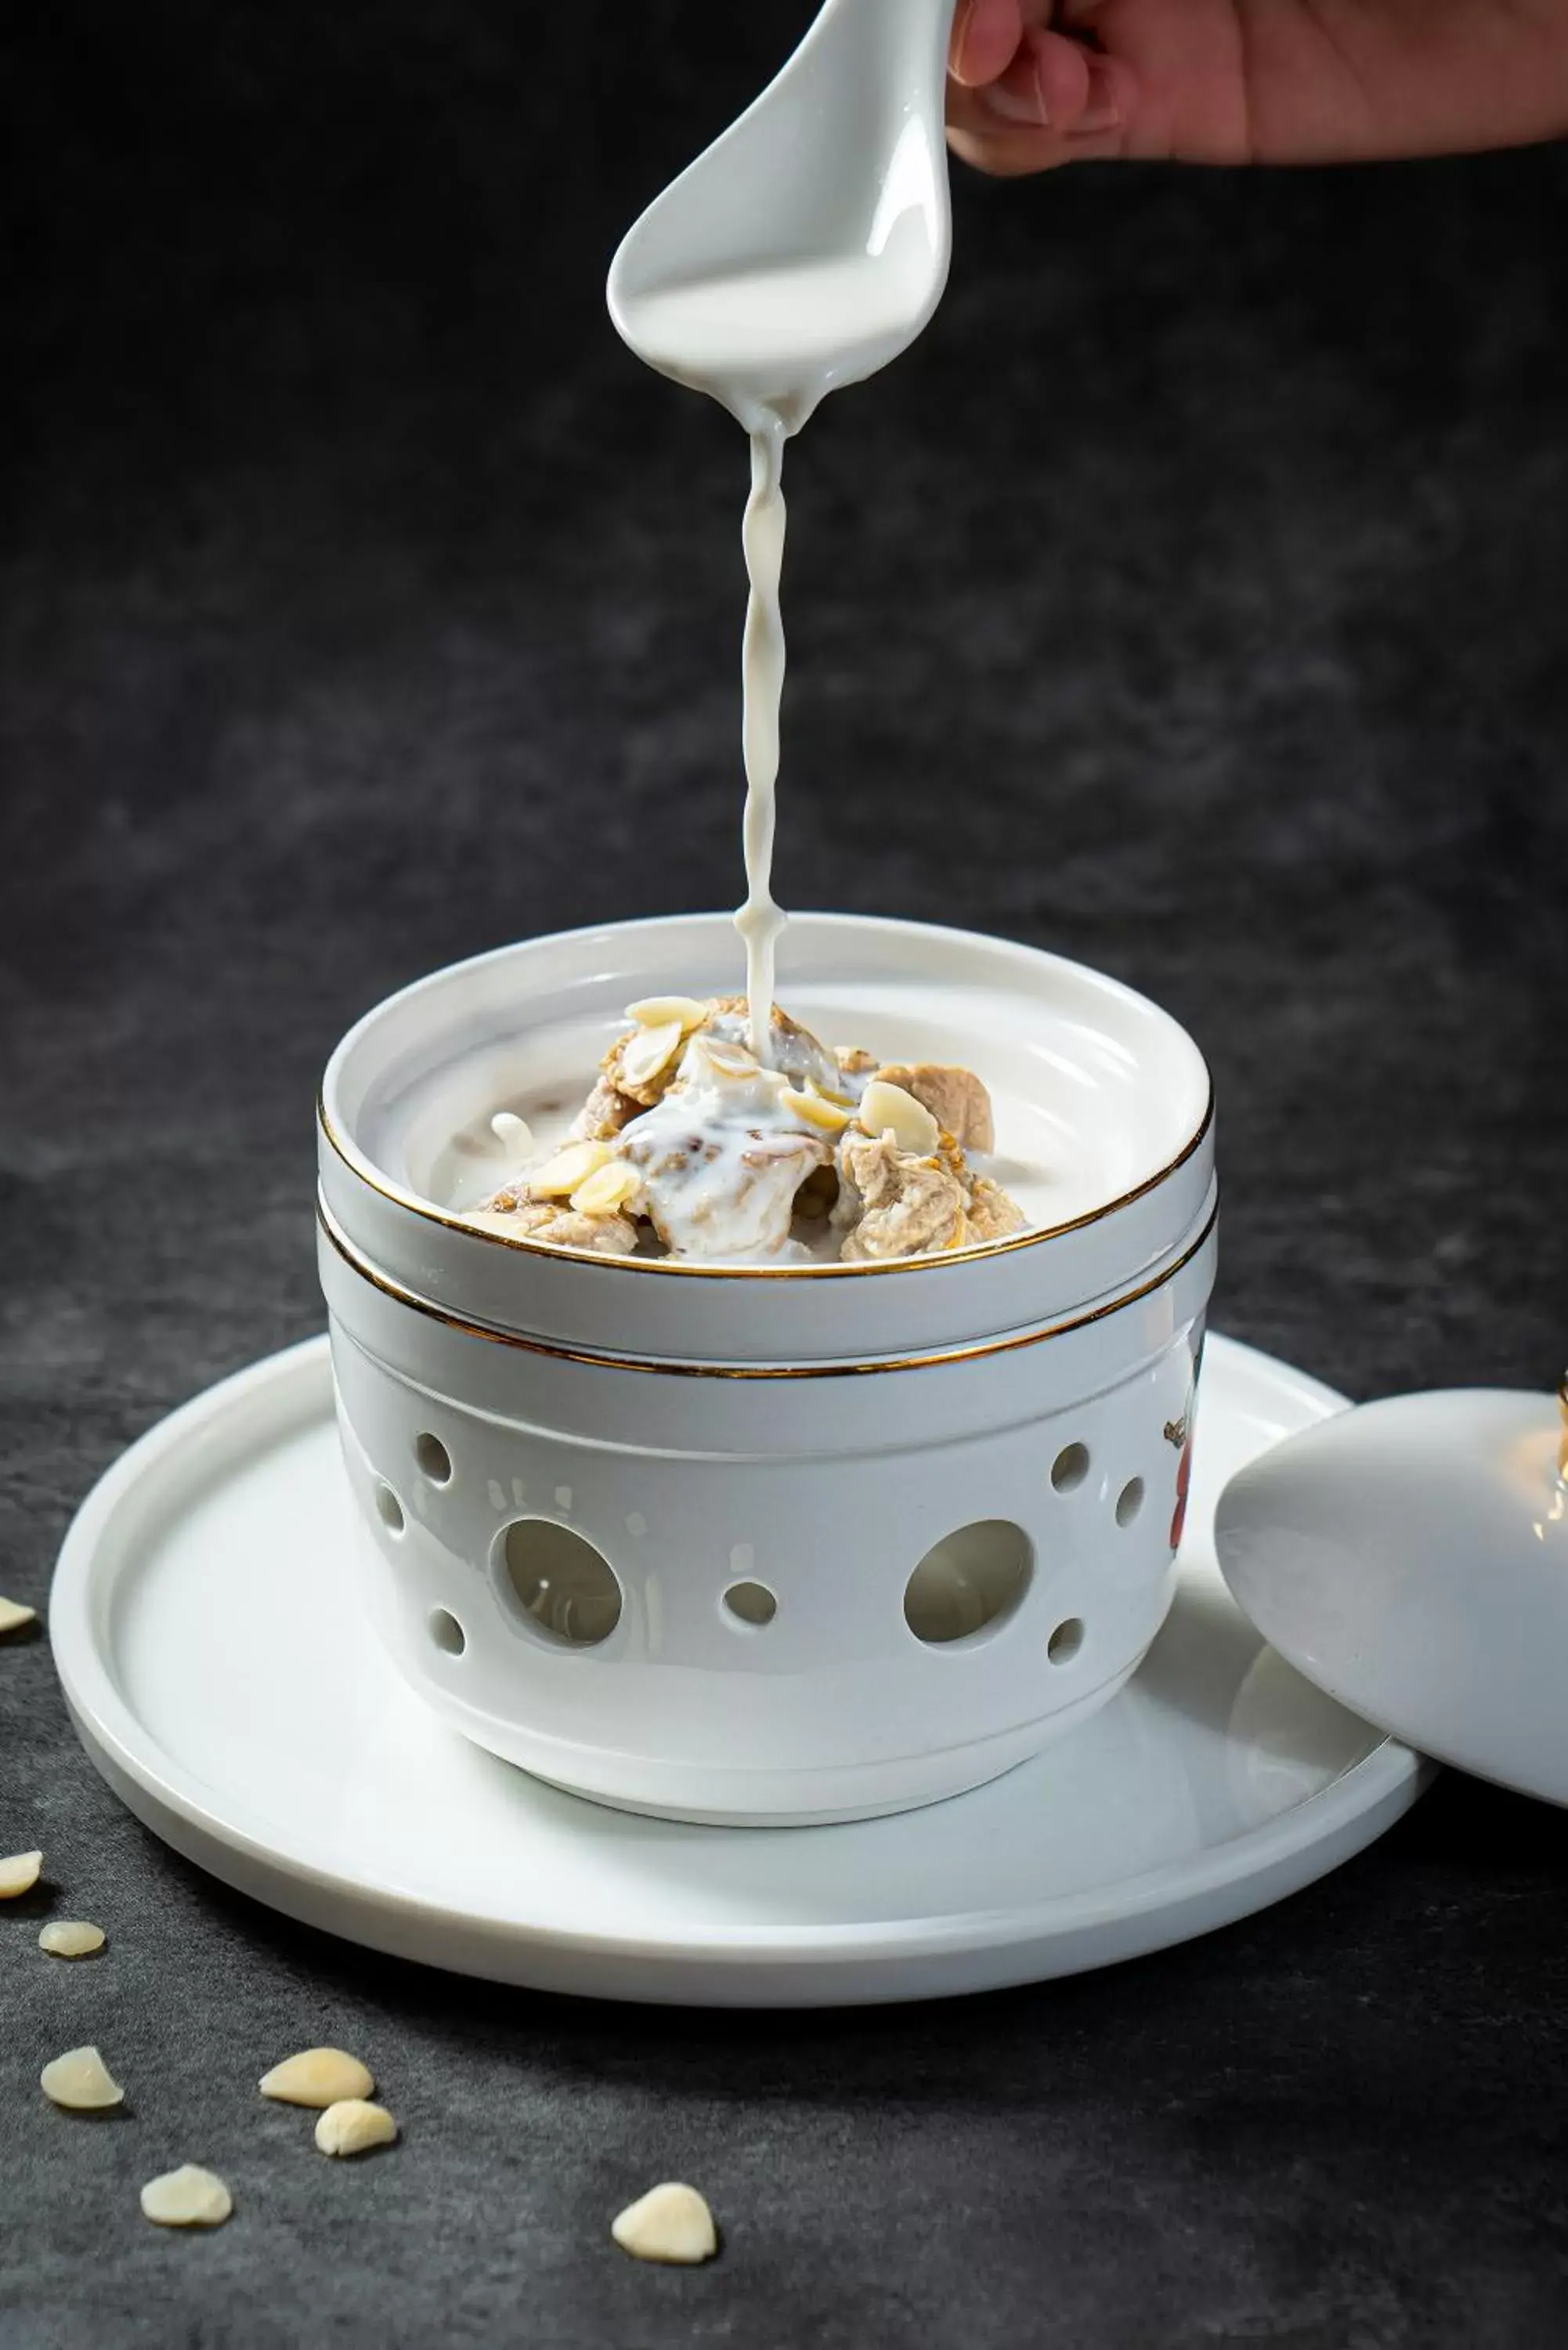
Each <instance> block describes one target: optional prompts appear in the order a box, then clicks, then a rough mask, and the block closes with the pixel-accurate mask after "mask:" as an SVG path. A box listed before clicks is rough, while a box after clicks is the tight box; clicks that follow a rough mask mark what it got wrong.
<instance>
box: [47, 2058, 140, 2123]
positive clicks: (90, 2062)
mask: <svg viewBox="0 0 1568 2350" xmlns="http://www.w3.org/2000/svg"><path fill="white" fill-rule="evenodd" d="M38 2086H39V2087H40V2088H41V2089H42V2090H43V2093H44V2095H45V2096H46V2097H47V2098H48V2099H49V2101H50V2103H51V2104H52V2105H57V2106H66V2107H67V2110H68V2111H69V2112H71V2113H76V2114H97V2113H102V2112H104V2111H105V2110H106V2109H107V2108H108V2107H109V2106H121V2105H123V2104H124V2103H125V2091H124V2090H123V2089H122V2088H121V2087H120V2085H119V2082H118V2081H116V2080H114V2079H113V2078H111V2076H110V2074H109V2066H108V2065H107V2064H105V2063H104V2061H103V2058H102V2057H101V2056H100V2055H99V2053H98V2050H97V2049H96V2048H67V2051H66V2053H65V2054H64V2055H63V2056H57V2057H55V2058H54V2060H53V2061H52V2063H50V2064H46V2065H45V2067H44V2069H43V2071H42V2072H41V2073H40V2074H39V2075H38Z"/></svg>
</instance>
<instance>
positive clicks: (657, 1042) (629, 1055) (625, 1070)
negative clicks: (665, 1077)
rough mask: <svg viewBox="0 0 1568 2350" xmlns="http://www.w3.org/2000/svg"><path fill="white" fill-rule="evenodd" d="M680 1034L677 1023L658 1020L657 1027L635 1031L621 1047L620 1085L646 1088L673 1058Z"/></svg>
mask: <svg viewBox="0 0 1568 2350" xmlns="http://www.w3.org/2000/svg"><path fill="white" fill-rule="evenodd" d="M683 1035H685V1031H684V1029H683V1028H682V1027H681V1025H680V1021H679V1020H665V1021H661V1022H660V1023H659V1026H658V1027H657V1028H639V1030H638V1032H637V1034H636V1035H635V1036H630V1037H628V1039H627V1041H626V1043H625V1044H624V1045H622V1046H621V1054H620V1076H621V1083H622V1084H623V1085H624V1086H626V1087H628V1088H629V1089H632V1090H635V1089H636V1087H639V1086H645V1085H647V1083H648V1081H649V1078H650V1077H656V1076H658V1075H659V1071H660V1069H662V1068H663V1067H665V1066H666V1065H667V1064H668V1063H669V1062H670V1061H672V1060H673V1059H674V1058H675V1055H676V1054H677V1053H679V1051H680V1040H681V1038H682V1036H683Z"/></svg>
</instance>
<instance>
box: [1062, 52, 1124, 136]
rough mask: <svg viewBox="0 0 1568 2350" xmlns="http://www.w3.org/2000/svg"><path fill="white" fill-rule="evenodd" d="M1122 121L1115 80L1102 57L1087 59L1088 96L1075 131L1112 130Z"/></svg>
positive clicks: (1074, 126) (1075, 125)
mask: <svg viewBox="0 0 1568 2350" xmlns="http://www.w3.org/2000/svg"><path fill="white" fill-rule="evenodd" d="M1121 119H1122V110H1121V107H1120V105H1119V103H1118V102H1117V99H1116V76H1115V74H1114V73H1113V72H1112V71H1111V68H1109V66H1108V65H1106V61H1105V59H1104V57H1091V58H1090V59H1089V95H1088V97H1087V98H1086V99H1085V100H1084V110H1083V112H1082V114H1080V115H1079V117H1078V120H1077V121H1076V122H1075V124H1074V125H1073V128H1074V130H1115V129H1116V125H1117V123H1118V122H1119V121H1120V120H1121Z"/></svg>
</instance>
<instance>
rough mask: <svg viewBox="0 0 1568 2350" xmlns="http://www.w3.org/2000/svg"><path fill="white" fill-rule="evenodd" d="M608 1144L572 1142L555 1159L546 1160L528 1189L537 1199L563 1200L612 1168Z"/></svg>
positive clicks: (531, 1180)
mask: <svg viewBox="0 0 1568 2350" xmlns="http://www.w3.org/2000/svg"><path fill="white" fill-rule="evenodd" d="M609 1158H610V1154H609V1145H608V1144H607V1143H605V1142H569V1143H568V1144H567V1145H566V1149H565V1150H558V1151H557V1152H556V1156H555V1157H554V1159H545V1164H544V1165H543V1167H536V1168H535V1170H534V1171H533V1173H532V1174H531V1175H530V1176H529V1178H528V1189H529V1191H530V1192H531V1193H532V1195H533V1197H534V1198H535V1200H564V1199H566V1198H567V1196H568V1195H569V1194H570V1193H571V1192H573V1191H576V1188H577V1186H578V1184H579V1183H586V1182H587V1180H588V1177H589V1176H590V1175H593V1174H596V1173H597V1170H599V1169H600V1168H601V1167H607V1166H608V1165H609Z"/></svg>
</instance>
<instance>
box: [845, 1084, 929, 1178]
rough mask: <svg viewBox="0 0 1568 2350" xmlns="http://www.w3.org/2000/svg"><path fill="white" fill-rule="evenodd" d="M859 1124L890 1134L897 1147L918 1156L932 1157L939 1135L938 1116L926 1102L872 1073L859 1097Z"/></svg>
mask: <svg viewBox="0 0 1568 2350" xmlns="http://www.w3.org/2000/svg"><path fill="white" fill-rule="evenodd" d="M859 1120H860V1124H861V1125H862V1126H863V1127H864V1128H865V1129H866V1131H867V1134H890V1135H891V1136H892V1138H893V1140H894V1142H895V1144H896V1145H897V1147H898V1149H900V1150H902V1151H906V1152H908V1153H909V1155H910V1157H912V1158H915V1159H929V1157H930V1155H931V1153H932V1151H933V1150H935V1149H936V1147H937V1142H938V1139H939V1136H940V1129H939V1128H938V1125H937V1122H936V1119H935V1118H933V1117H932V1116H931V1113H930V1111H929V1109H928V1108H927V1107H926V1106H925V1104H924V1102H918V1101H917V1100H916V1099H915V1097H914V1095H913V1094H907V1093H906V1092H905V1091H904V1088H903V1087H902V1086H890V1085H888V1083H887V1082H886V1080H885V1079H884V1078H881V1077H873V1079H872V1080H871V1083H870V1084H869V1085H868V1086H867V1088H866V1091H865V1092H864V1094H863V1095H862V1096H861V1097H860V1109H859Z"/></svg>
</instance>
